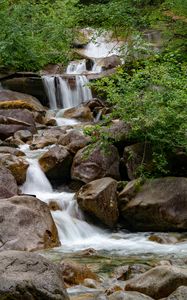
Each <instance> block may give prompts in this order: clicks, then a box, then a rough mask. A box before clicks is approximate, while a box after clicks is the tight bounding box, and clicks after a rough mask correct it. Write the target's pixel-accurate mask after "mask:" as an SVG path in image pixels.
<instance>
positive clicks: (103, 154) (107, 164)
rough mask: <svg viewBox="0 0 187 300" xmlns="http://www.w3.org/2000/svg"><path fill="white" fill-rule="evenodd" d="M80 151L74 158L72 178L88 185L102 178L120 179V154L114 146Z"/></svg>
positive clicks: (95, 147) (94, 147) (96, 146)
mask: <svg viewBox="0 0 187 300" xmlns="http://www.w3.org/2000/svg"><path fill="white" fill-rule="evenodd" d="M88 147H89V146H87V147H85V148H83V149H81V150H79V151H78V152H77V154H76V155H75V157H74V160H73V165H72V169H71V177H72V179H75V180H80V181H82V182H85V183H88V182H90V181H93V180H95V179H99V178H102V177H112V178H114V179H117V180H118V179H119V178H120V174H119V154H118V151H117V149H116V148H115V147H114V146H108V148H107V149H105V150H104V149H102V148H101V147H100V146H98V145H93V147H92V148H88Z"/></svg>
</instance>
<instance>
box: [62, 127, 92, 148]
mask: <svg viewBox="0 0 187 300" xmlns="http://www.w3.org/2000/svg"><path fill="white" fill-rule="evenodd" d="M89 141H90V138H89V137H86V136H85V135H84V134H83V133H82V132H81V131H79V130H77V129H72V130H69V131H68V132H67V133H66V134H65V135H64V136H61V137H60V138H59V140H58V144H60V145H63V146H66V148H67V149H68V150H69V151H70V152H71V153H73V154H75V153H76V152H77V151H78V150H80V149H82V148H84V147H85V146H86V145H87V144H88V143H89Z"/></svg>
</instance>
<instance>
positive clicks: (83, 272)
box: [60, 261, 98, 285]
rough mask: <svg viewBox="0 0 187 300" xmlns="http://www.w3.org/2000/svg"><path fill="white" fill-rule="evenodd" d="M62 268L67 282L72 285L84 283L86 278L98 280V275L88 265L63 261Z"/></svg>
mask: <svg viewBox="0 0 187 300" xmlns="http://www.w3.org/2000/svg"><path fill="white" fill-rule="evenodd" d="M60 269H61V272H62V275H63V278H64V281H65V283H67V284H70V285H76V284H80V283H83V281H84V280H85V279H86V278H90V279H93V280H98V276H97V275H96V274H95V273H93V272H92V271H91V270H90V269H89V268H88V267H87V266H86V265H81V264H78V263H72V262H68V261H62V262H61V264H60Z"/></svg>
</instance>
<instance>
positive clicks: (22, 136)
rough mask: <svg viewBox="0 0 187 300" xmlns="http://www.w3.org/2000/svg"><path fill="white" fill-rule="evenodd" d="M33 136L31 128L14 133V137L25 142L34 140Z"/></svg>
mask: <svg viewBox="0 0 187 300" xmlns="http://www.w3.org/2000/svg"><path fill="white" fill-rule="evenodd" d="M32 136H33V135H32V133H31V132H30V131H29V130H18V131H16V132H15V133H14V138H15V139H17V140H21V141H23V142H27V141H30V140H32Z"/></svg>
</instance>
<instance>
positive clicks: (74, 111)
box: [63, 105, 93, 122]
mask: <svg viewBox="0 0 187 300" xmlns="http://www.w3.org/2000/svg"><path fill="white" fill-rule="evenodd" d="M63 117H64V118H68V119H78V120H80V121H83V122H90V121H93V116H92V112H91V110H90V109H89V107H86V106H83V105H81V106H79V107H72V108H69V109H67V110H65V112H64V115H63Z"/></svg>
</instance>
